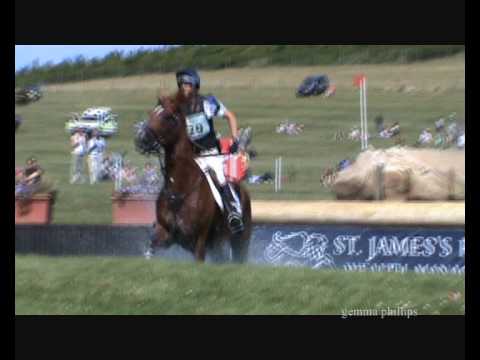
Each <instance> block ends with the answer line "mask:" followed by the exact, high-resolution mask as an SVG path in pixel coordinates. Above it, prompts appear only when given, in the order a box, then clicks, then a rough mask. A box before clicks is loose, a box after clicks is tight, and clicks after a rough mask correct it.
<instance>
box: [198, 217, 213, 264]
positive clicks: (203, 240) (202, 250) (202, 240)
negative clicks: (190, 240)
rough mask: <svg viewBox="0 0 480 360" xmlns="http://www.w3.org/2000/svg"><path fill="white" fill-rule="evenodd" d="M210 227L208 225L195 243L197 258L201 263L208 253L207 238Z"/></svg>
mask: <svg viewBox="0 0 480 360" xmlns="http://www.w3.org/2000/svg"><path fill="white" fill-rule="evenodd" d="M209 230H210V227H209V226H206V227H205V229H203V230H202V231H201V232H200V234H199V235H198V237H197V241H196V243H195V260H196V261H197V262H199V263H204V262H205V257H206V254H207V249H206V244H207V238H208V234H209Z"/></svg>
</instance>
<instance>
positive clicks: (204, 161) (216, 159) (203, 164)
mask: <svg viewBox="0 0 480 360" xmlns="http://www.w3.org/2000/svg"><path fill="white" fill-rule="evenodd" d="M215 153H216V154H218V151H216V150H214V151H212V154H215ZM195 161H196V162H197V164H198V166H200V169H202V171H203V172H204V173H207V172H208V170H209V169H211V170H213V172H214V173H215V176H216V177H217V180H218V182H219V185H220V186H224V185H225V184H226V183H227V179H226V178H225V173H224V170H223V164H224V161H225V155H216V156H205V157H198V158H196V159H195Z"/></svg>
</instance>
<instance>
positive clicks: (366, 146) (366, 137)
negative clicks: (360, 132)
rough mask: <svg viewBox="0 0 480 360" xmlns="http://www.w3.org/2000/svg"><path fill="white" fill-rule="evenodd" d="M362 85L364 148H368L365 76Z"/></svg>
mask: <svg viewBox="0 0 480 360" xmlns="http://www.w3.org/2000/svg"><path fill="white" fill-rule="evenodd" d="M363 87H364V90H363V102H364V105H363V111H364V115H363V119H364V122H365V125H364V129H365V150H366V149H367V148H368V117H367V78H366V77H365V79H364V81H363Z"/></svg>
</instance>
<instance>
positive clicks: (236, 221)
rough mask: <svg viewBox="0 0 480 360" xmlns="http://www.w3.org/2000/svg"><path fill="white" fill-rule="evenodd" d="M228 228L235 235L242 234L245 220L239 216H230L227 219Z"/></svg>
mask: <svg viewBox="0 0 480 360" xmlns="http://www.w3.org/2000/svg"><path fill="white" fill-rule="evenodd" d="M227 222H228V227H229V228H230V231H231V232H232V234H233V235H237V234H240V233H241V232H243V230H244V226H243V220H242V218H241V217H240V216H239V215H238V214H235V213H234V214H230V215H228V218H227Z"/></svg>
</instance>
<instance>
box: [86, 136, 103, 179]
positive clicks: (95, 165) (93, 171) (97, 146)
mask: <svg viewBox="0 0 480 360" xmlns="http://www.w3.org/2000/svg"><path fill="white" fill-rule="evenodd" d="M106 146H107V144H106V142H105V140H104V139H103V138H102V137H101V136H100V134H99V133H98V131H97V130H93V132H92V138H91V139H90V140H89V141H88V152H87V153H88V170H89V175H90V184H95V183H97V182H98V181H99V179H100V171H101V169H102V163H103V155H104V153H105V149H106Z"/></svg>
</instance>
